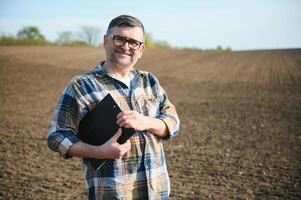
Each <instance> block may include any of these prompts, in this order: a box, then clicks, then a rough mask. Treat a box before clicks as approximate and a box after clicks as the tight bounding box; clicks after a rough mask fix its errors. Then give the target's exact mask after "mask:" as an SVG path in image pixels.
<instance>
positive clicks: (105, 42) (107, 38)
mask: <svg viewBox="0 0 301 200" xmlns="http://www.w3.org/2000/svg"><path fill="white" fill-rule="evenodd" d="M108 41H109V36H108V35H104V36H103V46H106V45H107V43H108Z"/></svg>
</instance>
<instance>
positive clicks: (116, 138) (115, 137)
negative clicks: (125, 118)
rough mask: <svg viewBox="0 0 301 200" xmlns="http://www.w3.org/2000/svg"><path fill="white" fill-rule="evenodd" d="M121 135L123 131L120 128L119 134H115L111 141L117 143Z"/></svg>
mask: <svg viewBox="0 0 301 200" xmlns="http://www.w3.org/2000/svg"><path fill="white" fill-rule="evenodd" d="M121 133H122V129H121V128H119V129H118V130H117V132H116V133H115V135H114V136H113V137H112V138H111V140H112V141H117V140H118V138H119V137H120V136H121Z"/></svg>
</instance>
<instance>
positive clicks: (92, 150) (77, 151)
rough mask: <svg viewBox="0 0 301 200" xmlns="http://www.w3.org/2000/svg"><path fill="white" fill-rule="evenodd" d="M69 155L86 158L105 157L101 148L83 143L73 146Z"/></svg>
mask: <svg viewBox="0 0 301 200" xmlns="http://www.w3.org/2000/svg"><path fill="white" fill-rule="evenodd" d="M67 154H68V155H69V156H74V157H85V158H101V157H102V156H103V155H102V152H101V148H100V147H99V146H94V145H90V144H87V143H84V142H81V141H79V142H77V143H75V144H73V145H72V146H71V147H70V148H69V150H68V152H67Z"/></svg>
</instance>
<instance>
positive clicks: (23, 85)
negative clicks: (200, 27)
mask: <svg viewBox="0 0 301 200" xmlns="http://www.w3.org/2000/svg"><path fill="white" fill-rule="evenodd" d="M103 58H104V52H103V50H101V49H99V48H86V47H85V48H84V47H82V48H76V47H0V102H1V105H0V113H1V114H0V121H1V123H0V139H1V140H0V153H1V154H0V155H1V160H0V166H1V172H0V199H85V198H86V189H85V186H84V182H83V177H82V173H83V172H82V165H81V161H80V159H78V158H72V159H69V160H63V159H62V158H60V157H59V156H58V155H57V154H56V153H54V152H52V151H50V150H49V149H48V148H47V143H46V138H47V127H48V121H49V119H50V117H51V114H52V112H53V110H54V106H55V105H56V103H57V101H58V98H59V95H60V94H61V92H62V90H63V88H64V86H65V85H66V83H67V82H68V80H69V79H70V78H71V77H72V76H74V75H75V74H78V73H80V72H82V71H86V70H88V69H91V68H93V67H94V66H95V64H96V63H98V62H99V61H101V60H102V59H103ZM139 65H141V66H144V67H143V68H142V69H144V70H148V71H151V72H153V73H154V74H155V75H157V76H158V78H159V80H160V81H161V84H162V85H163V87H164V88H165V89H166V91H167V93H168V94H169V97H170V99H171V101H172V102H173V103H174V104H175V105H176V107H177V110H178V113H179V116H180V119H181V133H180V135H179V136H178V137H177V138H175V139H173V140H169V141H166V142H164V145H165V151H166V157H167V164H168V169H169V174H170V179H171V188H172V193H171V199H301V156H300V155H301V114H300V113H301V50H282V51H254V52H201V51H190V50H147V51H146V53H145V55H144V57H143V59H142V60H141V61H140V63H139Z"/></svg>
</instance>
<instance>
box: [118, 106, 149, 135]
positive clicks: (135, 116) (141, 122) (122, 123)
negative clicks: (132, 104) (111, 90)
mask: <svg viewBox="0 0 301 200" xmlns="http://www.w3.org/2000/svg"><path fill="white" fill-rule="evenodd" d="M116 123H117V124H118V125H119V127H125V128H133V129H135V130H137V131H144V130H148V129H149V128H150V127H149V125H150V123H149V117H146V116H144V115H142V114H140V113H138V112H137V111H134V110H129V111H124V112H121V113H119V114H118V115H117V122H116Z"/></svg>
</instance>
